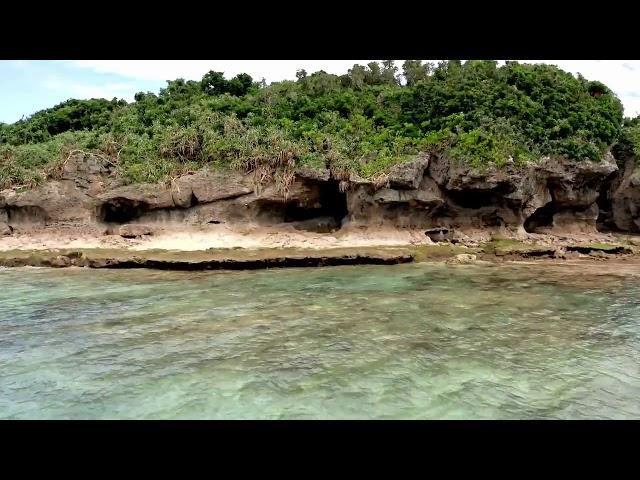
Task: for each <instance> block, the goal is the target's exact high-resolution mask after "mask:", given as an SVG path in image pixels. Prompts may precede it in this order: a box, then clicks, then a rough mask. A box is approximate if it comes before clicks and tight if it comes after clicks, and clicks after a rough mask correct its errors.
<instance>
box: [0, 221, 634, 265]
mask: <svg viewBox="0 0 640 480" xmlns="http://www.w3.org/2000/svg"><path fill="white" fill-rule="evenodd" d="M216 227H218V226H216ZM99 232H100V230H99V229H98V230H94V231H90V230H87V229H84V230H78V229H77V228H76V229H74V228H73V227H68V228H67V229H66V230H65V228H64V227H60V226H56V227H55V228H50V229H47V228H44V229H39V230H37V231H33V232H16V234H15V235H14V236H12V237H5V238H3V239H0V266H2V267H24V266H31V267H53V268H64V267H87V268H120V269H126V268H152V269H160V270H185V271H187V270H255V269H262V268H287V267H317V266H337V265H365V264H374V265H393V264H399V263H410V262H418V263H419V262H445V263H448V264H474V263H503V262H536V263H539V262H546V263H549V262H550V263H575V264H578V265H579V264H591V263H599V262H607V263H609V262H612V261H613V262H624V263H633V264H635V263H636V262H637V263H638V264H639V265H640V236H630V235H614V234H600V233H597V234H583V233H581V234H572V235H569V234H567V235H550V234H546V235H526V236H517V235H510V236H509V235H497V234H495V233H494V234H493V235H492V234H491V233H490V232H487V231H484V232H483V231H479V232H467V233H470V234H469V235H463V237H462V238H463V239H464V240H454V241H450V240H446V241H438V242H434V241H432V240H431V239H430V238H429V237H428V236H427V235H425V233H424V232H423V231H420V230H397V229H396V230H391V229H389V230H377V231H375V230H368V231H365V230H361V231H345V232H336V233H334V234H314V233H309V232H297V231H293V229H290V230H286V229H285V230H283V229H280V230H278V229H276V228H265V227H255V226H252V227H245V228H244V230H242V229H235V230H231V229H229V228H227V227H218V228H210V229H206V230H205V229H199V230H191V231H185V230H182V231H177V230H175V229H164V231H163V230H160V231H158V232H157V233H155V232H154V234H153V235H150V236H147V235H144V236H139V237H136V238H130V239H127V238H122V237H120V236H117V235H105V234H104V231H103V233H102V234H100V233H99Z"/></svg>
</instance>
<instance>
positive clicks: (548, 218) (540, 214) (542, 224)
mask: <svg viewBox="0 0 640 480" xmlns="http://www.w3.org/2000/svg"><path fill="white" fill-rule="evenodd" d="M556 213H558V207H556V205H555V204H554V202H549V203H547V204H546V205H544V206H543V207H540V208H538V209H537V210H536V211H535V212H533V214H532V215H531V216H530V217H529V218H527V219H526V220H525V222H524V229H525V231H526V232H527V233H537V231H538V230H539V229H540V228H549V227H552V226H553V216H554V215H555V214H556Z"/></svg>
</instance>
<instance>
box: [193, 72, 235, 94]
mask: <svg viewBox="0 0 640 480" xmlns="http://www.w3.org/2000/svg"><path fill="white" fill-rule="evenodd" d="M228 83H229V82H228V81H227V80H225V78H224V73H223V72H214V71H213V70H210V71H209V72H207V73H205V74H204V76H203V77H202V80H201V81H200V85H201V87H202V91H203V92H205V93H207V94H208V95H221V94H223V93H225V92H227V91H228V89H229V86H228Z"/></svg>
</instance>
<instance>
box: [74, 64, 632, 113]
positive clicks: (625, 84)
mask: <svg viewBox="0 0 640 480" xmlns="http://www.w3.org/2000/svg"><path fill="white" fill-rule="evenodd" d="M369 61H370V60H75V61H72V62H71V63H72V64H73V65H75V66H77V67H80V68H86V69H90V70H92V71H94V72H97V73H110V74H117V75H121V76H123V77H126V78H130V79H136V80H154V81H165V80H173V79H175V78H179V77H182V78H185V79H188V80H199V79H200V78H202V75H204V74H205V73H206V72H208V71H209V70H216V71H221V72H224V73H225V75H226V76H227V77H231V76H234V75H236V74H238V73H242V72H246V73H248V74H250V75H251V76H252V77H254V78H255V79H256V80H259V79H261V78H263V77H264V78H265V79H266V80H267V82H273V81H279V80H284V79H295V73H296V70H298V69H301V68H304V69H305V70H307V72H309V73H311V72H314V71H317V70H325V71H326V72H329V73H335V74H342V73H345V72H346V71H347V70H348V69H349V68H351V67H352V66H353V64H354V63H360V64H366V63H367V62H369ZM401 62H402V61H401V60H399V61H398V62H397V64H398V66H400V64H401ZM521 62H526V63H550V64H554V65H557V66H559V67H560V68H562V69H563V70H566V71H569V72H571V73H573V74H577V73H581V74H582V75H584V76H585V77H586V78H588V79H590V80H599V81H601V82H603V83H604V84H606V85H608V86H609V87H610V88H611V89H612V90H613V91H614V92H615V93H616V95H618V98H620V100H621V101H622V103H623V104H624V106H625V114H626V115H628V116H635V115H639V114H640V97H639V96H638V94H639V93H640V61H638V60H545V61H537V60H536V61H529V60H521ZM87 88H88V87H87ZM96 92H97V90H96Z"/></svg>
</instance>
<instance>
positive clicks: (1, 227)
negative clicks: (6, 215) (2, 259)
mask: <svg viewBox="0 0 640 480" xmlns="http://www.w3.org/2000/svg"><path fill="white" fill-rule="evenodd" d="M12 233H13V227H12V226H11V225H8V224H6V223H5V222H0V237H6V236H8V235H11V234H12Z"/></svg>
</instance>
